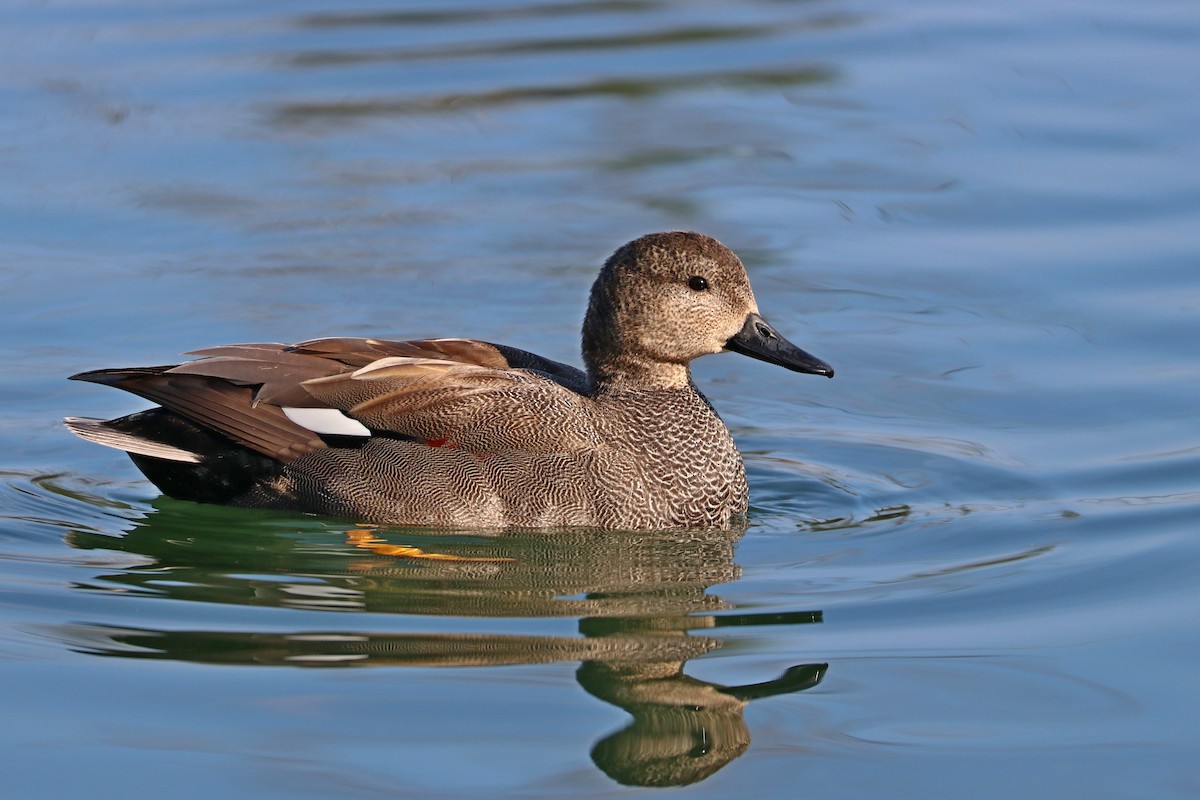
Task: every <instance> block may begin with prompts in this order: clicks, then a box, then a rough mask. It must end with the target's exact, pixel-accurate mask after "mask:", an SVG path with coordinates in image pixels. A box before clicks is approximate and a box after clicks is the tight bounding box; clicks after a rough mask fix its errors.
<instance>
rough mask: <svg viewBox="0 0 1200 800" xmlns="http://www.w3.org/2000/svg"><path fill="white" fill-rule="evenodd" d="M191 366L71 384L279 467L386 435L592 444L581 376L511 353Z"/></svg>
mask: <svg viewBox="0 0 1200 800" xmlns="http://www.w3.org/2000/svg"><path fill="white" fill-rule="evenodd" d="M506 353H507V355H506ZM191 355H198V356H200V358H198V359H196V360H194V361H188V362H186V363H184V364H180V365H178V366H172V367H155V368H150V369H132V370H100V371H97V372H92V373H84V374H81V375H78V376H75V377H76V378H77V379H80V380H89V381H93V382H97V383H106V384H109V385H113V386H117V387H119V388H122V389H126V390H128V391H131V392H134V393H135V394H138V395H141V396H143V397H146V398H147V399H150V400H152V401H154V402H157V403H159V404H160V405H162V406H163V407H164V408H167V409H169V410H171V411H174V412H176V413H178V414H180V415H181V416H184V417H187V418H188V419H190V420H192V421H193V422H196V423H198V424H200V425H202V426H204V427H207V428H209V429H211V430H214V431H217V432H218V433H221V434H223V435H225V436H227V437H228V438H230V439H233V440H234V441H235V442H238V443H239V444H243V445H245V446H247V447H250V448H251V449H253V450H255V451H257V452H260V453H263V454H264V455H268V456H270V457H272V458H277V459H279V460H282V461H284V462H287V461H290V460H291V459H293V458H295V457H297V456H298V455H302V454H303V453H304V452H309V451H311V450H313V449H318V448H320V447H323V446H325V443H326V441H328V437H330V436H352V437H360V438H361V437H366V436H371V435H377V434H384V435H388V434H390V435H398V436H402V437H406V438H411V439H414V440H418V441H424V442H426V443H428V444H430V445H431V446H454V447H461V448H463V449H466V450H468V451H471V452H496V451H499V450H509V449H514V450H523V451H527V452H564V451H575V450H579V449H583V448H586V447H589V446H593V445H594V444H595V443H596V441H597V437H596V434H595V431H594V429H593V427H592V424H591V422H590V420H591V415H590V413H589V406H590V403H591V401H590V400H589V399H588V398H587V397H585V396H583V395H582V394H581V393H580V392H579V391H577V390H576V389H575V388H574V387H573V386H572V385H570V384H576V385H581V386H582V385H586V379H585V378H583V374H582V373H580V372H579V371H578V370H573V368H570V367H567V366H565V365H562V364H558V363H557V362H553V361H550V360H549V359H543V358H541V357H539V356H535V355H533V354H531V353H526V352H525V351H520V350H516V349H515V348H501V347H498V346H496V345H491V344H488V343H486V342H479V341H475V340H468V339H427V340H420V341H411V342H398V341H383V340H377V339H317V340H313V341H309V342H304V343H301V344H299V345H283V344H276V343H267V344H244V345H225V346H222V347H213V348H207V349H204V350H197V351H194V352H193V353H192V354H191ZM510 358H512V361H510ZM574 373H577V374H574ZM555 376H557V377H559V378H560V379H559V380H556V379H555Z"/></svg>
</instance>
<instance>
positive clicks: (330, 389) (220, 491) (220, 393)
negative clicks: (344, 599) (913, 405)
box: [68, 233, 832, 530]
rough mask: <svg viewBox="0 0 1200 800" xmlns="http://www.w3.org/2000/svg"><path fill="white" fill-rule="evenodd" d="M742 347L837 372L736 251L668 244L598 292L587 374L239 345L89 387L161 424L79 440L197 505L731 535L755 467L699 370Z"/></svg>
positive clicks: (469, 347) (462, 355)
mask: <svg viewBox="0 0 1200 800" xmlns="http://www.w3.org/2000/svg"><path fill="white" fill-rule="evenodd" d="M724 349H731V350H737V351H739V352H743V353H746V354H748V355H751V356H754V357H756V358H761V359H763V360H767V361H772V362H774V363H778V364H781V365H783V366H786V367H788V368H789V369H794V370H798V371H804V372H814V373H818V374H826V375H832V370H831V369H830V368H829V367H828V366H827V365H825V364H824V363H823V362H820V361H819V360H817V359H814V358H813V357H812V356H809V355H808V354H807V353H804V352H803V351H801V350H799V349H798V348H795V347H794V346H793V345H791V344H790V343H788V342H787V341H786V340H785V339H783V338H782V337H780V336H778V334H776V333H775V332H774V330H773V329H771V328H770V326H768V325H767V324H766V322H765V321H763V320H762V318H761V317H760V316H759V315H758V309H757V305H756V304H755V302H754V297H753V294H752V293H751V291H750V285H749V282H748V280H747V279H746V276H745V271H744V269H743V267H742V265H741V262H740V261H739V260H738V259H737V257H736V256H735V255H734V254H733V253H732V252H731V251H729V250H728V249H727V248H725V247H724V246H723V245H721V244H720V243H718V242H716V241H715V240H713V239H710V238H709V237H705V236H701V235H700V234H694V233H665V234H651V235H649V236H645V237H642V238H641V239H638V240H635V241H634V242H631V243H629V244H627V245H625V246H624V247H622V248H621V249H620V250H618V251H617V252H616V253H615V254H614V255H613V256H612V257H611V258H610V259H609V260H608V261H607V262H606V264H605V266H604V269H603V270H602V271H601V273H600V276H599V278H597V280H596V283H595V285H594V287H593V289H592V296H591V301H590V304H589V307H588V314H587V317H586V319H585V323H584V332H583V354H584V361H585V364H586V367H587V371H586V372H581V371H580V370H577V369H575V368H573V367H569V366H566V365H563V364H558V363H556V362H553V361H550V360H548V359H544V358H542V357H540V356H537V355H534V354H532V353H528V352H526V351H523V350H517V349H515V348H512V347H507V346H503V345H493V344H489V343H486V342H480V341H475V340H463V339H434V340H423V341H411V342H390V341H382V340H375V339H318V340H313V341H311V342H305V343H302V344H299V345H280V344H259V345H232V346H226V347H217V348H211V349H208V350H202V351H197V352H196V353H194V355H199V356H201V357H200V358H199V359H197V360H194V361H189V362H185V363H184V364H181V365H177V366H172V367H154V368H135V369H126V370H100V371H96V372H91V373H84V374H82V375H79V376H75V377H76V378H79V379H82V380H89V381H94V382H98V383H106V384H109V385H114V386H118V387H119V388H123V389H126V390H128V391H131V392H134V393H136V394H139V395H141V396H143V397H146V398H148V399H150V400H153V401H154V402H156V403H159V404H160V406H161V409H155V410H152V411H149V412H141V413H140V414H134V415H131V416H129V417H124V418H121V419H118V420H112V421H107V422H106V421H101V420H89V419H72V420H68V425H69V426H70V427H71V428H72V430H74V431H75V432H76V433H78V434H79V435H80V436H83V437H84V438H86V439H90V440H92V441H95V442H97V443H100V444H106V445H109V446H113V447H118V448H120V449H124V450H126V451H128V452H129V453H130V455H131V457H133V458H134V460H135V462H136V463H137V464H138V466H139V467H141V468H142V470H143V471H144V472H146V474H147V475H148V476H149V477H150V478H151V480H153V481H155V482H156V483H158V484H159V485H160V487H162V488H163V489H164V491H167V492H168V493H171V494H175V495H177V496H183V497H185V498H186V499H199V500H204V501H210V502H221V503H226V504H230V505H238V506H248V507H263V508H278V509H290V510H300V511H306V512H313V513H322V514H329V515H334V516H342V517H351V518H355V519H359V520H362V521H370V522H380V523H396V524H407V525H421V526H439V527H458V528H501V527H565V526H590V527H604V528H628V529H643V530H644V529H662V528H681V527H707V526H718V527H725V526H728V525H729V524H730V522H731V520H733V519H735V518H737V517H741V516H742V515H744V514H745V512H746V508H747V486H746V476H745V469H744V466H743V464H742V459H741V456H740V455H739V454H738V451H737V448H736V446H735V445H734V442H733V439H732V437H731V436H730V434H729V431H728V429H727V428H726V427H725V425H724V423H723V422H722V421H721V419H720V417H718V416H717V414H716V412H715V411H714V410H713V409H712V407H711V405H710V404H709V403H708V401H707V400H706V399H705V398H704V396H703V395H702V394H700V392H699V391H698V390H697V389H696V387H695V385H694V384H693V383H692V379H691V373H690V369H689V366H688V365H689V363H690V362H691V360H692V359H694V358H696V357H698V356H700V355H704V354H706V353H715V352H720V351H721V350H724ZM313 412H315V416H314V413H313ZM337 412H341V415H344V417H342V416H341V415H339V414H338V413H337ZM330 414H332V415H333V416H332V417H328V416H327V415H330ZM314 418H320V419H332V420H334V423H333V427H332V428H327V429H323V428H322V425H323V424H324V423H322V424H313V423H312V422H311V421H310V420H312V419H314ZM339 420H340V421H339ZM367 434H369V435H367Z"/></svg>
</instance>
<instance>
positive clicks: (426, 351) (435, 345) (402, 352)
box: [291, 338, 509, 369]
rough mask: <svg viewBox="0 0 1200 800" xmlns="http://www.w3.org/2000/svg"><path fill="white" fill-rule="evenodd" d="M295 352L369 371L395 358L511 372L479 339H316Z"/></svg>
mask: <svg viewBox="0 0 1200 800" xmlns="http://www.w3.org/2000/svg"><path fill="white" fill-rule="evenodd" d="M291 351H292V352H295V353H303V354H308V355H317V356H321V357H322V358H332V359H334V360H336V361H339V362H341V363H343V364H346V365H348V366H352V367H355V368H358V367H365V366H367V365H368V364H370V363H372V362H375V361H378V360H379V359H381V358H389V357H393V356H399V357H405V358H428V359H436V360H440V361H452V362H457V363H459V364H474V365H476V366H480V367H490V368H491V369H507V368H508V367H509V363H508V360H507V359H506V358H505V357H504V356H503V355H502V354H501V353H500V351H499V350H498V349H497V348H496V347H495V345H491V344H488V343H487V342H481V341H478V340H476V339H416V340H413V341H388V340H385V339H351V338H332V339H312V340H310V341H307V342H301V343H300V344H297V345H293V346H292V347H291Z"/></svg>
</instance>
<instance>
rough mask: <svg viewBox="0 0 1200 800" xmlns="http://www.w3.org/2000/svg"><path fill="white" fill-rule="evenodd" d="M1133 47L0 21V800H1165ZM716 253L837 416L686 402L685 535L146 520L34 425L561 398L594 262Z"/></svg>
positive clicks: (1191, 628)
mask: <svg viewBox="0 0 1200 800" xmlns="http://www.w3.org/2000/svg"><path fill="white" fill-rule="evenodd" d="M1198 37H1200V11H1198V10H1197V8H1196V7H1195V5H1194V4H1192V3H1187V2H1182V1H1178V2H1166V1H1164V2H1139V3H1127V2H1102V1H1101V0H1097V1H1096V2H1089V3H1071V2H1067V1H1066V0H1048V1H1043V2H1037V3H1034V2H1030V1H1029V0H1020V1H1019V2H1013V3H984V2H980V1H979V0H968V1H967V2H936V1H935V0H928V1H926V0H914V2H905V3H885V2H879V0H863V1H862V2H835V1H834V0H810V1H809V2H766V1H765V0H763V2H748V3H747V2H733V1H732V0H728V1H727V2H720V1H719V0H714V2H706V3H702V4H697V3H683V2H678V3H673V2H665V1H664V0H644V1H643V0H633V1H631V2H626V1H625V0H578V2H571V1H570V0H567V1H565V2H528V3H520V2H512V3H484V2H470V0H463V2H455V3H453V4H440V3H439V4H429V3H410V4H388V3H382V2H365V3H358V4H354V5H352V6H343V5H342V4H337V3H332V2H328V0H319V1H318V0H312V1H311V2H290V3H283V2H261V3H257V4H253V5H252V6H248V5H247V4H240V3H207V2H206V3H194V4H191V3H183V2H176V3H170V4H159V3H138V2H135V1H134V0H111V1H102V2H73V3H72V2H47V3H18V4H15V5H11V6H10V7H7V8H5V9H4V10H3V11H2V12H0V108H2V109H3V111H0V176H2V179H0V318H2V319H3V331H4V336H3V337H2V339H0V349H2V355H0V359H2V363H3V364H4V367H5V368H4V369H3V370H2V371H0V388H2V389H3V391H4V393H5V398H6V402H5V403H4V404H3V406H0V447H2V453H3V461H2V462H0V471H2V472H3V477H4V483H3V485H2V486H0V709H2V718H3V720H4V724H3V726H2V727H0V774H2V775H3V776H4V786H5V792H6V793H7V794H12V796H14V797H47V798H49V797H63V796H69V795H71V794H81V795H82V794H87V795H88V796H90V797H98V798H108V797H148V796H166V797H172V798H192V797H195V798H201V797H203V798H209V797H212V796H213V795H214V794H217V793H219V794H220V795H221V796H223V797H228V798H242V797H245V798H251V797H253V798H270V797H289V798H294V797H322V798H324V797H419V798H460V797H479V796H486V797H512V798H517V797H521V798H529V797H547V798H558V797H563V796H568V795H569V796H572V797H611V796H619V795H626V794H634V793H643V792H652V791H659V793H661V790H650V789H641V788H635V787H636V786H637V785H638V784H649V783H659V784H686V785H687V786H688V788H686V789H682V790H677V793H681V794H683V795H684V796H688V797H693V796H694V797H714V798H716V797H720V798H725V797H731V796H733V797H790V796H809V795H811V796H815V797H827V798H877V797H913V798H931V797H947V798H950V797H955V798H957V797H972V798H993V797H995V798H1009V797H1013V796H1023V797H1036V798H1043V797H1044V798H1056V799H1057V798H1062V797H1093V798H1133V797H1156V798H1164V797H1181V798H1182V797H1194V796H1196V794H1197V793H1198V792H1200V772H1198V770H1197V767H1196V764H1197V763H1198V758H1200V726H1198V725H1197V722H1196V720H1197V719H1198V718H1200V717H1198V712H1200V709H1198V708H1197V701H1196V699H1195V698H1196V697H1197V695H1198V691H1197V690H1198V689H1200V681H1198V680H1197V678H1196V670H1195V664H1196V663H1197V662H1198V660H1200V622H1198V619H1200V617H1198V615H1197V613H1196V609H1197V607H1198V603H1200V581H1198V580H1197V574H1198V572H1197V570H1198V565H1200V544H1198V541H1197V537H1196V535H1195V533H1196V520H1197V518H1198V512H1200V403H1198V402H1197V397H1198V386H1200V358H1198V356H1200V349H1198V347H1197V342H1200V335H1198V334H1200V270H1198V269H1197V264H1198V260H1197V259H1198V255H1197V254H1200V167H1198V166H1197V165H1200V136H1197V132H1198V131H1200V98H1198V97H1197V87H1200V57H1198V56H1197V50H1196V42H1197V41H1198V40H1200V39H1198ZM671 228H688V229H695V230H700V231H703V232H705V233H709V234H711V235H714V236H716V237H718V238H720V239H721V240H722V241H724V242H725V243H726V244H728V245H730V246H731V247H732V248H734V249H735V250H736V251H737V252H738V253H739V254H740V255H741V256H742V258H743V260H744V261H745V262H746V264H747V266H748V269H749V271H750V274H751V279H752V281H753V283H754V286H755V291H756V294H757V296H758V299H759V303H760V305H761V307H762V309H763V312H764V314H765V315H766V316H767V317H768V318H769V319H771V321H772V322H773V323H774V324H775V325H776V326H777V327H778V328H779V329H780V330H781V331H783V332H784V333H785V335H787V336H788V337H789V338H791V339H792V340H793V341H796V342H797V343H798V344H800V345H801V346H803V347H804V348H805V349H807V350H809V351H811V352H813V353H814V354H816V355H818V356H820V357H821V358H824V359H826V360H827V361H829V362H830V363H831V364H833V365H834V367H835V368H836V369H837V378H836V379H835V380H833V381H824V380H816V379H814V378H811V377H807V376H800V375H795V374H792V373H787V372H784V371H782V370H778V369H773V368H771V367H769V366H767V365H764V364H761V363H759V362H753V361H751V360H749V359H743V358H737V357H735V356H732V355H730V356H720V357H713V358H709V359H704V360H702V361H700V362H699V363H697V365H696V369H695V372H696V379H697V382H698V383H699V384H700V385H701V387H702V388H703V389H704V391H705V392H706V393H707V394H708V396H709V397H710V399H711V400H712V401H713V403H714V405H715V406H716V407H717V408H718V409H719V410H720V412H721V413H722V415H723V416H724V418H725V419H726V421H727V422H728V423H729V425H730V427H731V429H732V430H733V431H734V434H735V437H736V438H737V440H738V442H739V445H740V447H741V449H742V451H743V453H744V455H745V457H746V461H747V465H748V470H749V475H750V483H751V492H752V498H751V499H752V515H751V521H750V525H749V527H748V529H747V530H746V531H745V533H744V535H743V536H741V537H740V538H738V537H736V536H724V535H720V534H699V533H698V534H695V535H690V536H684V535H672V536H658V537H655V536H649V537H647V536H640V535H631V534H621V533H614V534H600V533H589V532H580V533H577V534H574V533H573V534H567V535H559V536H546V535H536V534H534V535H530V534H516V533H514V534H511V535H505V536H499V537H497V536H493V535H483V534H480V533H477V532H471V531H419V530H404V529H388V530H383V531H379V532H377V534H376V535H377V536H378V537H379V538H380V539H381V540H383V541H384V542H386V543H389V544H393V545H405V546H411V547H417V548H419V549H421V550H422V551H424V552H426V553H447V554H453V555H458V556H464V557H469V558H473V559H477V560H473V561H457V562H450V561H443V562H437V561H430V560H427V559H414V558H398V557H395V556H389V555H387V554H385V553H383V552H381V551H380V550H379V548H375V549H371V547H370V546H367V545H369V544H370V543H368V542H364V541H362V539H361V537H360V538H356V534H354V533H350V532H348V531H347V529H346V528H345V526H344V524H341V523H338V522H336V521H333V520H324V519H320V518H315V517H298V516H289V515H279V514H266V513H253V512H245V511H235V510H229V509H220V508H211V507H203V506H196V505H191V504H188V503H182V502H178V501H172V500H170V499H168V498H161V497H158V495H157V492H156V491H155V490H154V489H153V487H152V486H150V485H149V484H147V483H146V482H144V481H143V480H142V479H141V476H140V475H139V473H137V471H136V470H135V469H134V468H133V467H132V465H131V464H130V463H129V462H128V461H127V460H126V459H125V458H124V457H123V456H121V455H120V454H119V453H117V452H115V451H112V450H108V449H104V448H98V447H94V446H91V445H88V444H86V443H84V442H81V441H79V440H76V439H74V438H72V437H71V436H70V435H69V434H68V433H67V432H66V431H65V430H64V429H63V428H62V427H61V425H60V422H59V420H60V419H61V418H62V417H63V416H67V415H84V416H104V415H110V416H112V415H117V414H120V413H126V412H128V411H131V410H134V409H137V408H140V407H142V405H141V404H139V401H138V400H137V399H136V398H133V397H131V396H129V395H123V394H122V393H119V392H114V391H110V390H105V389H102V388H101V387H96V386H89V385H81V384H76V383H68V382H67V381H66V380H65V377H66V376H67V375H70V374H72V373H74V372H78V371H81V370H85V369H93V368H99V367H111V366H126V365H142V364H160V363H169V362H170V361H171V360H172V359H175V358H177V357H178V354H179V353H180V352H183V351H186V350H190V349H194V348H196V347H202V346H206V345H213V344H220V343H226V342H238V341H295V340H299V339H304V338H309V337H313V336H321V335H386V336H391V337H393V338H399V337H421V336H468V337H478V338H484V339H488V340H492V341H501V342H508V343H511V344H513V345H516V346H520V347H524V348H527V349H530V350H535V351H537V352H540V353H542V354H544V355H546V356H549V357H552V358H556V359H559V360H564V361H573V362H577V351H578V329H579V323H580V320H581V316H582V311H583V307H584V301H585V297H586V292H587V289H588V286H589V285H590V283H591V280H592V279H593V278H594V275H595V272H596V269H597V268H598V266H599V264H600V262H601V261H602V260H603V259H604V258H605V257H606V256H607V255H608V253H610V252H611V251H612V250H613V249H614V248H615V247H617V246H618V245H620V244H621V243H622V242H624V241H626V240H628V239H630V238H632V237H634V236H636V235H639V234H641V233H645V232H648V231H652V230H662V229H671Z"/></svg>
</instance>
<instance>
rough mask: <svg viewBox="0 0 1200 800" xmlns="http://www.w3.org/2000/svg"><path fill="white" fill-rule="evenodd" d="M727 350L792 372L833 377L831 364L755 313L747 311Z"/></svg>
mask: <svg viewBox="0 0 1200 800" xmlns="http://www.w3.org/2000/svg"><path fill="white" fill-rule="evenodd" d="M725 349H726V350H732V351H733V352H735V353H741V354H742V355H744V356H750V357H751V358H758V359H761V360H763V361H766V362H768V363H771V364H778V365H779V366H781V367H787V368H788V369H790V370H793V371H795V372H807V373H810V374H812V375H824V376H825V377H827V378H832V377H833V367H831V366H829V365H828V364H826V363H825V362H824V361H822V360H821V359H819V358H817V357H816V356H813V355H809V354H808V353H806V352H804V351H803V350H801V349H800V348H799V347H796V345H794V344H792V343H791V342H789V341H788V340H787V339H785V338H783V337H782V336H780V335H779V334H778V333H776V332H775V329H774V328H772V327H771V326H770V325H769V324H767V321H766V320H765V319H763V318H762V317H760V316H759V315H758V314H748V315H747V316H746V324H745V325H743V326H742V329H741V330H740V331H738V332H737V333H735V334H734V335H733V336H731V337H729V341H727V342H726V343H725Z"/></svg>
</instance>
